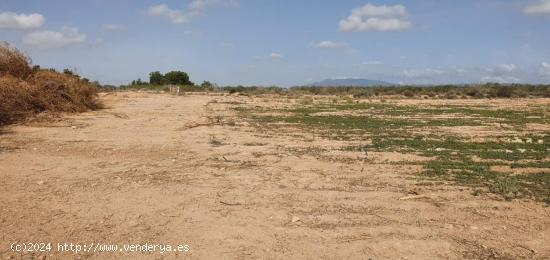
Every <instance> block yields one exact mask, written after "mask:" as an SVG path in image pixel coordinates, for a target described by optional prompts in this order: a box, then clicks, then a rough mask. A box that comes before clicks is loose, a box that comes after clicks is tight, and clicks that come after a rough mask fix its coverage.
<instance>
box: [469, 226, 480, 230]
mask: <svg viewBox="0 0 550 260" xmlns="http://www.w3.org/2000/svg"><path fill="white" fill-rule="evenodd" d="M470 229H471V230H478V229H479V228H478V227H476V226H470Z"/></svg>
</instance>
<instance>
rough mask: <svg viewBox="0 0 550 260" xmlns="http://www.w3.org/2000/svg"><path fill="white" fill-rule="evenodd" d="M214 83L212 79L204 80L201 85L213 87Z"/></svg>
mask: <svg viewBox="0 0 550 260" xmlns="http://www.w3.org/2000/svg"><path fill="white" fill-rule="evenodd" d="M213 86H214V84H212V83H211V82H210V81H203V82H202V84H201V87H203V88H212V87H213Z"/></svg>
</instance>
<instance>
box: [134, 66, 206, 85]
mask: <svg viewBox="0 0 550 260" xmlns="http://www.w3.org/2000/svg"><path fill="white" fill-rule="evenodd" d="M130 85H131V86H143V85H153V86H163V85H180V86H196V85H195V83H193V82H192V81H191V80H189V74H187V72H184V71H179V70H174V71H170V72H168V73H166V74H162V73H161V72H160V71H153V72H151V73H149V82H147V81H142V80H141V79H137V80H133V81H132V82H131V83H130ZM200 86H201V87H205V88H211V87H213V86H214V85H213V84H212V83H210V82H209V81H204V82H203V83H202V84H200Z"/></svg>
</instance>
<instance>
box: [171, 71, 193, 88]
mask: <svg viewBox="0 0 550 260" xmlns="http://www.w3.org/2000/svg"><path fill="white" fill-rule="evenodd" d="M164 78H165V79H166V81H167V83H168V84H174V85H193V82H191V81H189V75H187V73H185V72H183V71H170V72H168V73H166V74H165V75H164Z"/></svg>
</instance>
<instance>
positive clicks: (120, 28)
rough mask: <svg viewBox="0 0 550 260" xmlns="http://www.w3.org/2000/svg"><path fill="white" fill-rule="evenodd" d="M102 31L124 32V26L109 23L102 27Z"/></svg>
mask: <svg viewBox="0 0 550 260" xmlns="http://www.w3.org/2000/svg"><path fill="white" fill-rule="evenodd" d="M103 29H104V30H105V31H108V32H125V31H126V26H125V25H124V24H116V23H111V24H105V25H103Z"/></svg>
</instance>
